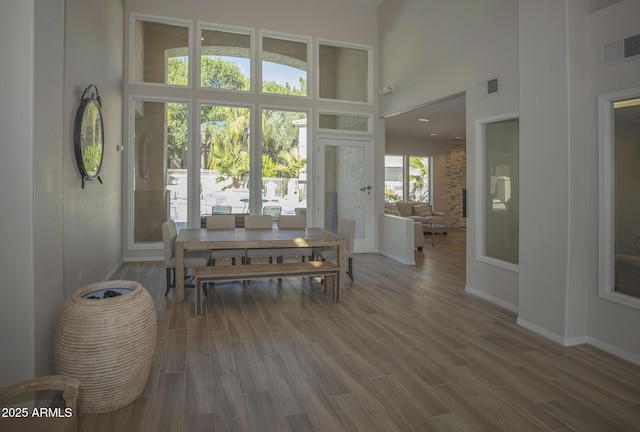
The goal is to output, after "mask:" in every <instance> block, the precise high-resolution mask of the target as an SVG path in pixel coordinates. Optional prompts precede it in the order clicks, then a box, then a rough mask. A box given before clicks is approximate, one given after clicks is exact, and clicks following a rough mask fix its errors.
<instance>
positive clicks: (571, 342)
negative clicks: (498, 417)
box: [517, 318, 640, 365]
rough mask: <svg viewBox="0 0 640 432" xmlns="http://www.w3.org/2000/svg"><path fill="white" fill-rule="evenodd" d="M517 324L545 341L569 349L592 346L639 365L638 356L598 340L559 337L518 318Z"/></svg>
mask: <svg viewBox="0 0 640 432" xmlns="http://www.w3.org/2000/svg"><path fill="white" fill-rule="evenodd" d="M517 324H518V325H519V326H522V327H524V328H526V329H528V330H531V331H532V332H534V333H537V334H539V335H540V336H543V337H546V338H547V339H551V340H552V341H554V342H556V343H558V344H560V345H563V346H567V347H570V346H576V345H582V344H589V345H593V346H594V347H596V348H598V349H601V350H602V351H605V352H608V353H609V354H612V355H614V356H616V357H619V358H621V359H623V360H626V361H628V362H631V363H633V364H636V365H640V356H638V355H636V354H633V353H630V352H628V351H625V350H623V349H620V348H618V347H615V346H613V345H609V344H607V343H605V342H602V341H599V340H598V339H594V338H592V337H589V336H580V337H575V338H564V337H562V336H560V335H557V334H555V333H552V332H550V331H548V330H545V329H543V328H542V327H539V326H537V325H535V324H532V323H530V322H527V321H525V320H523V319H520V318H518V321H517Z"/></svg>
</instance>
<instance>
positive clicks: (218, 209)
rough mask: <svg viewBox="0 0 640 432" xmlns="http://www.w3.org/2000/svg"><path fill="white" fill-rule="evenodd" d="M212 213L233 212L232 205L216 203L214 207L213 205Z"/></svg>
mask: <svg viewBox="0 0 640 432" xmlns="http://www.w3.org/2000/svg"><path fill="white" fill-rule="evenodd" d="M211 213H212V214H231V206H230V205H219V204H216V205H214V206H213V207H211Z"/></svg>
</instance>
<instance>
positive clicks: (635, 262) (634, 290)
mask: <svg viewBox="0 0 640 432" xmlns="http://www.w3.org/2000/svg"><path fill="white" fill-rule="evenodd" d="M615 290H616V291H617V292H621V293H623V294H627V295H630V296H634V297H640V256H635V255H624V254H615Z"/></svg>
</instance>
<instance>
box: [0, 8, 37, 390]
mask: <svg viewBox="0 0 640 432" xmlns="http://www.w3.org/2000/svg"><path fill="white" fill-rule="evenodd" d="M34 11H35V2H34V0H25V1H20V2H15V1H4V0H3V1H2V3H0V40H2V41H12V43H2V44H0V54H1V57H2V58H3V59H11V61H3V65H2V79H1V80H0V101H2V102H1V103H0V130H1V131H2V134H0V148H1V150H2V157H0V200H1V201H2V205H1V210H0V214H1V215H2V217H1V218H0V220H2V223H3V226H4V227H5V229H4V236H3V241H2V242H0V269H1V272H2V275H3V277H2V287H1V288H0V340H2V341H3V349H2V351H1V352H0V366H2V367H1V368H0V386H5V385H7V384H11V383H14V382H17V381H19V380H22V379H26V378H30V377H32V376H33V374H34V331H35V329H34V308H33V301H34V277H33V269H34V257H33V248H34V245H33V232H32V227H33V194H32V189H33V164H32V159H33V116H34V114H33V97H34V84H33V76H34V58H33V44H34V25H35V23H34Z"/></svg>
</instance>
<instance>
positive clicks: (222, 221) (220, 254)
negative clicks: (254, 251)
mask: <svg viewBox="0 0 640 432" xmlns="http://www.w3.org/2000/svg"><path fill="white" fill-rule="evenodd" d="M206 227H207V229H208V230H228V229H236V217H235V216H234V215H232V214H214V215H211V216H207V219H206ZM244 257H245V252H244V249H214V250H212V251H211V265H216V260H217V259H231V264H232V265H235V263H236V258H240V260H241V261H242V262H243V263H244Z"/></svg>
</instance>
